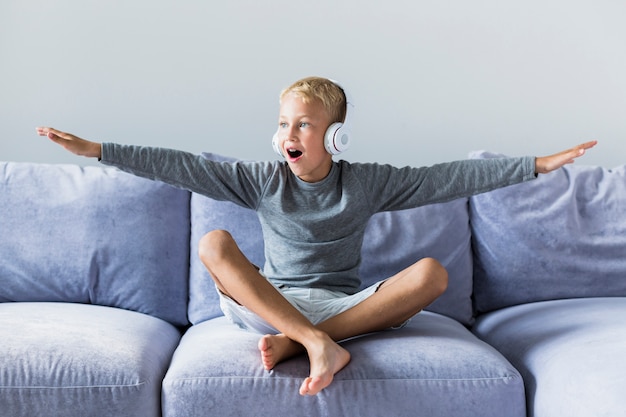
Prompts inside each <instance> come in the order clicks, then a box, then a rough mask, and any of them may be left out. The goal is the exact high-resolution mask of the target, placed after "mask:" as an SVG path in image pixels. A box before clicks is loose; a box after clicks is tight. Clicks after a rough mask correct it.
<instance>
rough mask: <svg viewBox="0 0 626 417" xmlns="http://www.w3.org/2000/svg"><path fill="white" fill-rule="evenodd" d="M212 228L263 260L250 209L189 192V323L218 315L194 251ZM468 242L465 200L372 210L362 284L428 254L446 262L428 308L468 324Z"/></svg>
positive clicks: (212, 289) (215, 300)
mask: <svg viewBox="0 0 626 417" xmlns="http://www.w3.org/2000/svg"><path fill="white" fill-rule="evenodd" d="M204 156H205V157H206V158H210V159H214V160H220V161H223V160H229V159H230V158H225V157H222V156H219V155H213V154H204ZM230 160H232V159H230ZM215 229H225V230H228V231H229V232H230V233H231V234H232V235H233V238H234V239H235V241H236V242H237V244H238V245H239V246H240V248H241V249H242V252H243V253H244V254H245V255H246V256H247V257H248V259H250V261H251V262H253V263H255V264H256V265H259V266H263V264H264V259H265V258H264V246H263V235H262V230H261V225H260V223H259V220H258V218H257V215H256V213H255V212H254V211H253V210H250V209H246V208H242V207H239V206H237V205H235V204H232V203H229V202H222V201H216V200H212V199H210V198H206V197H203V196H199V195H197V194H192V198H191V248H192V249H191V250H192V252H191V268H190V283H189V285H190V294H189V320H190V321H191V322H192V323H194V324H197V323H199V322H202V321H204V320H208V319H210V318H213V317H215V316H218V315H221V314H222V313H221V311H220V309H219V302H218V296H217V293H216V290H215V285H214V284H213V281H212V280H211V277H210V276H209V274H208V272H207V271H206V269H205V268H204V266H203V265H202V263H201V262H200V260H199V258H198V255H197V249H198V241H199V240H200V238H201V237H202V236H203V235H204V234H205V233H207V232H209V231H211V230H215ZM470 242H471V239H470V228H469V216H468V211H467V199H459V200H455V201H452V202H449V203H443V204H436V205H432V206H426V207H420V208H416V209H411V210H403V211H396V212H387V213H379V214H376V215H374V216H373V217H372V219H371V220H370V222H369V224H368V226H367V229H366V232H365V240H364V243H363V248H362V251H361V254H362V264H361V267H360V276H361V279H362V281H363V285H362V286H363V287H365V286H368V285H371V284H373V283H375V282H377V281H379V280H382V279H385V278H388V277H390V276H392V275H394V274H395V273H397V272H399V271H400V270H402V269H403V268H406V267H408V266H409V265H411V264H413V263H415V262H416V261H417V260H419V259H420V258H423V257H434V258H436V259H438V260H439V261H440V262H442V263H443V264H444V266H446V267H447V269H448V273H449V285H448V290H447V291H446V293H445V294H444V295H443V296H442V297H441V298H440V299H438V300H437V301H435V303H433V304H432V305H431V306H429V307H428V310H431V311H434V312H438V313H442V314H445V315H448V316H450V317H453V318H455V319H457V320H459V321H461V322H462V323H465V324H469V323H470V322H471V320H472V302H471V294H472V255H471V244H470Z"/></svg>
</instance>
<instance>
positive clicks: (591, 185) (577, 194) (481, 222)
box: [470, 152, 626, 313]
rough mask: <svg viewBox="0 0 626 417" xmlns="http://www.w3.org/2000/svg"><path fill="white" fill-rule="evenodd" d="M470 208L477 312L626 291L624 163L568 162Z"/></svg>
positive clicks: (482, 196)
mask: <svg viewBox="0 0 626 417" xmlns="http://www.w3.org/2000/svg"><path fill="white" fill-rule="evenodd" d="M472 156H473V157H475V158H492V157H498V156H501V155H498V154H492V153H488V152H482V153H475V154H473V155H472ZM470 210H471V211H470V217H471V225H472V239H473V242H472V246H473V248H474V259H475V262H474V288H475V290H474V299H475V301H476V309H477V311H478V312H479V313H481V312H488V311H491V310H495V309H499V308H503V307H509V306H513V305H517V304H523V303H529V302H535V301H545V300H555V299H564V298H577V297H604V296H609V297H615V296H620V297H624V296H626V279H625V277H626V166H620V167H617V168H615V169H612V170H609V169H604V168H601V167H588V166H579V165H568V166H565V167H564V168H562V169H559V170H557V171H555V172H552V173H550V174H547V175H541V176H539V178H538V179H537V180H535V181H530V182H527V183H524V184H518V185H513V186H510V187H506V188H502V189H499V190H495V191H493V192H490V193H486V194H480V195H477V196H474V197H471V199H470Z"/></svg>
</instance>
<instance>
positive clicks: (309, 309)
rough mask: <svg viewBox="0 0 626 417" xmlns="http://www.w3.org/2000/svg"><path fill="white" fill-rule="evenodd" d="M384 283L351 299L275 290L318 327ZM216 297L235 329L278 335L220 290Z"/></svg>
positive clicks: (310, 290) (325, 293)
mask: <svg viewBox="0 0 626 417" xmlns="http://www.w3.org/2000/svg"><path fill="white" fill-rule="evenodd" d="M383 282H384V281H380V282H377V283H376V284H374V285H372V286H370V287H367V288H365V289H363V290H361V291H359V292H358V293H356V294H353V295H347V294H346V293H344V292H341V291H331V290H326V289H321V288H299V287H280V288H278V287H277V288H276V289H277V290H278V291H280V292H281V294H282V295H283V296H284V297H285V298H286V299H287V301H289V303H291V305H293V306H294V307H295V308H296V309H298V311H300V312H301V313H302V314H303V315H304V316H305V317H306V318H307V319H309V321H311V323H313V324H318V323H321V322H323V321H325V320H328V319H329V318H331V317H334V316H336V315H337V314H339V313H342V312H344V311H346V310H348V309H349V308H352V307H354V306H355V305H357V304H359V303H360V302H361V301H363V300H365V299H366V298H368V297H369V296H371V295H372V294H374V293H375V292H376V290H377V289H378V287H379V286H380V285H381V284H382V283H383ZM218 293H219V295H220V308H221V309H222V311H223V312H224V315H225V316H226V317H227V318H228V319H229V320H230V321H232V322H233V323H234V324H236V325H237V326H239V327H241V328H242V329H244V330H249V331H253V332H257V333H260V334H276V333H279V332H278V330H276V329H275V328H274V327H273V326H272V325H271V324H269V323H268V322H266V321H265V320H264V319H262V318H261V317H259V316H257V315H256V314H255V313H253V312H252V311H250V310H248V309H247V308H246V307H244V306H242V305H240V304H237V303H236V302H235V301H233V299H231V298H230V297H228V296H226V295H224V294H222V293H221V292H220V291H219V290H218Z"/></svg>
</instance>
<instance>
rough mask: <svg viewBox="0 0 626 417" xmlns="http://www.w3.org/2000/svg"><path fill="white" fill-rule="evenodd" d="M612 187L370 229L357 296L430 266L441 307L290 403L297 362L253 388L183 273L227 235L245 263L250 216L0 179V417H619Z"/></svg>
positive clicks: (73, 177)
mask: <svg viewBox="0 0 626 417" xmlns="http://www.w3.org/2000/svg"><path fill="white" fill-rule="evenodd" d="M493 156H496V155H492V154H488V153H484V154H481V155H478V157H493ZM625 172H626V170H625V168H624V167H618V168H616V169H614V170H606V169H602V168H597V167H582V166H571V167H567V168H564V169H562V170H559V171H557V172H555V173H553V174H550V175H545V176H540V178H539V179H538V180H537V181H533V182H530V183H526V184H522V185H518V186H512V187H508V188H505V189H502V190H497V191H493V192H490V193H486V194H481V195H479V196H475V197H472V198H470V199H459V200H455V201H452V202H449V203H445V204H437V205H433V206H426V207H421V208H419V209H412V210H405V211H401V212H392V213H380V214H377V215H376V216H374V217H373V218H372V220H371V221H370V224H369V225H368V228H367V233H366V238H365V241H364V246H363V249H362V255H363V262H362V265H361V276H362V277H363V280H364V283H363V285H368V284H369V283H371V282H374V281H375V280H378V279H380V278H384V277H385V276H389V275H392V274H394V273H395V272H397V271H398V270H400V269H402V268H404V267H405V266H407V265H409V264H410V263H412V262H415V261H416V260H417V259H419V258H420V257H423V256H433V257H435V258H438V259H439V260H440V261H441V262H442V263H443V264H444V265H446V267H447V268H448V270H449V273H450V285H449V289H448V290H447V291H446V293H445V294H444V296H443V297H442V298H441V299H440V300H438V301H437V302H435V303H433V305H432V306H430V307H429V311H426V312H422V313H420V314H418V315H417V316H416V317H415V318H413V319H412V320H411V321H410V322H409V324H408V325H407V326H406V327H405V328H403V329H399V330H394V331H386V332H380V333H376V334H371V335H365V336H362V337H359V338H354V339H351V340H348V341H344V342H343V343H344V344H345V346H346V347H347V348H348V349H349V351H350V352H351V354H352V361H351V362H350V363H349V364H348V366H346V367H345V368H344V369H343V370H341V371H340V372H339V373H338V374H337V375H336V377H335V381H334V382H333V384H331V386H329V387H328V388H327V389H325V390H323V391H322V392H321V393H320V394H319V395H318V396H315V397H300V396H299V395H298V393H297V390H298V387H299V385H300V383H301V382H302V379H303V378H304V377H305V376H307V375H308V361H307V360H306V357H305V356H304V355H300V356H297V357H295V358H293V359H290V360H288V361H285V362H283V363H281V364H279V365H277V366H276V368H275V369H274V370H272V371H270V372H267V371H265V370H264V369H263V368H262V366H261V361H260V358H259V352H258V349H257V341H258V338H259V335H256V334H253V333H248V332H245V331H242V330H239V329H238V328H237V327H236V326H233V325H231V324H230V323H228V321H227V320H226V319H225V318H224V317H222V315H221V312H220V310H219V307H218V304H217V297H216V291H215V287H214V285H213V283H212V280H211V279H210V277H209V276H208V273H207V272H206V271H205V269H204V267H203V266H202V265H201V263H200V261H199V259H198V255H197V245H198V240H199V239H200V237H202V236H203V235H204V234H205V233H207V232H208V231H209V230H212V229H214V228H223V229H227V230H229V231H230V232H231V233H232V234H233V236H234V237H235V239H236V240H237V242H238V243H239V244H240V245H241V247H242V249H243V250H244V253H246V255H247V256H248V257H249V258H250V259H251V260H252V261H253V262H255V263H257V264H259V265H261V264H262V263H263V241H262V235H261V232H260V225H259V224H258V220H257V219H256V215H255V214H254V213H253V212H252V211H249V210H247V211H246V210H245V209H242V208H240V207H238V206H235V205H233V204H230V203H224V202H215V201H212V200H209V199H206V198H204V197H202V196H198V195H195V194H191V193H189V192H186V191H182V190H177V189H174V188H172V187H170V186H167V185H163V184H160V183H154V182H150V181H147V180H144V179H139V178H135V177H132V176H130V175H127V174H124V173H121V172H119V171H116V170H114V169H111V168H99V167H98V168H96V167H88V168H79V167H76V166H70V165H60V166H58V165H46V164H29V163H3V162H0V233H2V239H1V240H0V338H1V340H2V343H0V415H4V414H7V413H8V414H7V415H11V416H18V417H22V416H33V415H46V416H70V417H71V416H94V417H99V416H146V417H148V416H150V417H159V416H163V417H176V416H185V417H195V416H198V417H200V416H206V415H223V416H228V415H237V416H245V415H251V416H255V415H259V414H260V413H262V414H273V415H277V416H282V415H289V416H294V415H296V416H297V415H306V416H339V415H359V416H380V415H385V416H386V415H389V416H404V415H407V416H409V415H410V416H428V417H454V416H486V417H489V416H506V417H508V416H512V417H518V416H519V417H522V416H525V415H527V413H528V415H530V416H532V417H554V416H562V415H568V416H574V417H582V416H589V415H593V416H610V417H613V416H621V415H623V410H624V409H625V408H626V407H625V405H626V404H625V403H624V402H623V401H622V400H621V399H620V398H621V393H623V391H624V389H625V388H626V381H625V380H624V377H623V375H625V374H626V372H625V371H626V369H624V363H625V362H624V360H623V351H624V347H625V346H626V341H625V340H624V335H625V334H626V327H625V325H624V323H625V319H626V317H624V314H625V311H626V304H625V302H624V300H626V297H625V296H624V288H625V284H624V280H625V277H626V268H624V259H625V256H624V254H626V242H625V239H626V238H625V236H626V227H625V226H624V224H625V223H624V222H625V218H626V208H625V204H626V192H625V190H624V188H625V187H626V181H625V177H626V175H625ZM526 187H528V188H526ZM472 300H474V301H475V304H474V306H475V307H476V308H475V309H472ZM474 323H475V324H474ZM470 330H471V331H470Z"/></svg>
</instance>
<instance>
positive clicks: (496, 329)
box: [474, 298, 626, 417]
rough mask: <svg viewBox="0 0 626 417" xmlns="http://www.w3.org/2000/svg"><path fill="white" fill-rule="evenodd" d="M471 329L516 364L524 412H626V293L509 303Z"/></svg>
mask: <svg viewBox="0 0 626 417" xmlns="http://www.w3.org/2000/svg"><path fill="white" fill-rule="evenodd" d="M474 331H475V333H476V334H477V335H478V336H480V337H481V338H483V339H484V340H485V341H487V342H488V343H490V344H491V345H493V346H495V347H496V348H497V349H498V350H499V351H500V352H502V353H503V354H504V355H505V356H506V357H507V358H508V359H509V360H510V361H511V363H513V365H514V366H515V367H516V368H517V369H519V371H520V373H521V374H522V376H523V378H524V381H525V383H526V393H527V397H528V406H527V408H528V410H529V416H531V417H533V416H534V417H563V416H568V417H588V416H604V417H610V416H614V417H618V416H623V415H624V410H626V397H625V396H624V387H625V386H626V361H624V352H626V298H589V299H571V300H554V301H544V302H537V303H531V304H527V305H522V306H516V307H509V308H506V309H503V310H501V311H496V312H492V313H488V314H486V315H484V316H481V317H480V318H479V319H478V320H477V322H476V325H475V327H474Z"/></svg>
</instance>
